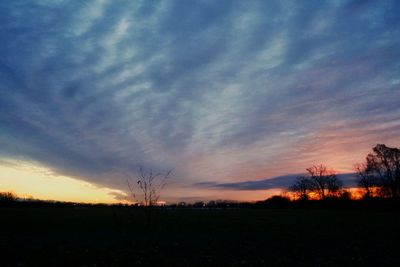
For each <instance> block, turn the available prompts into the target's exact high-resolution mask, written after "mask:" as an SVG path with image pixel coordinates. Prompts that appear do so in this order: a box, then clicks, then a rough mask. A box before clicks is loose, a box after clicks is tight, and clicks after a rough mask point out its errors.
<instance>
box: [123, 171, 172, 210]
mask: <svg viewBox="0 0 400 267" xmlns="http://www.w3.org/2000/svg"><path fill="white" fill-rule="evenodd" d="M171 173H172V170H170V171H167V172H165V173H162V172H157V173H155V172H153V170H149V171H146V170H144V169H143V168H140V169H139V173H138V175H137V177H136V182H135V183H132V181H131V180H130V179H127V184H128V188H129V191H130V193H131V196H132V198H133V200H134V201H137V202H138V203H139V204H140V205H142V206H145V207H152V206H155V205H157V203H158V201H159V199H160V193H161V191H162V190H163V189H164V187H165V185H166V184H167V179H168V178H169V176H170V175H171ZM134 184H136V185H137V188H138V189H139V191H140V193H139V194H136V193H135V192H136V190H135V186H134ZM137 197H139V198H140V199H137Z"/></svg>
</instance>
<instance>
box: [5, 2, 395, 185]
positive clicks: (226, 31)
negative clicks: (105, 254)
mask: <svg viewBox="0 0 400 267" xmlns="http://www.w3.org/2000/svg"><path fill="white" fill-rule="evenodd" d="M0 10H1V11H0V13H1V16H0V17H1V19H0V25H1V26H0V39H1V40H2V42H1V44H0V80H1V83H0V126H1V127H0V147H1V150H0V156H2V157H6V158H23V159H24V160H30V161H33V162H38V163H40V164H44V165H46V166H47V167H49V168H51V169H53V170H54V171H55V172H58V173H62V174H68V175H70V176H73V177H76V178H80V179H84V180H86V181H89V182H91V183H94V184H98V185H104V186H107V187H112V188H119V189H124V182H123V181H124V179H123V178H121V173H133V174H134V173H135V171H136V170H137V169H138V167H139V166H143V167H145V168H151V169H157V170H166V169H174V170H175V179H176V182H177V183H178V184H193V183H201V182H204V181H209V180H216V181H218V182H217V183H221V184H224V183H228V182H230V181H234V182H239V183H240V182H242V181H243V178H245V180H253V179H261V178H263V177H266V176H268V177H274V176H278V175H283V174H286V173H298V172H301V171H303V170H304V168H306V167H308V166H309V165H310V164H314V163H319V162H324V163H326V164H328V165H331V166H333V167H335V168H338V169H340V170H342V171H351V168H352V164H354V163H356V162H357V161H360V160H363V157H364V156H365V155H366V153H367V152H368V151H369V150H370V149H371V147H372V146H373V145H375V144H376V143H387V144H388V145H391V146H398V141H399V140H398V133H399V130H400V106H399V105H398V103H397V102H398V99H400V87H399V86H400V84H399V82H398V81H399V74H398V73H399V66H398V62H399V60H400V50H399V48H398V47H400V37H399V36H400V32H399V31H400V30H399V29H400V17H399V14H400V6H399V4H398V2H397V1H386V2H385V3H375V2H373V1H370V2H368V1H366V2H363V3H362V4H361V3H359V2H348V3H342V2H340V1H330V2H320V1H310V2H307V3H296V2H291V1H269V2H265V1H252V2H251V3H241V2H239V1H233V2H232V1H194V2H190V3H183V2H182V1H165V2H162V3H158V2H157V3H156V2H153V1H135V2H132V1H113V2H108V1H95V2H65V1H32V2H29V3H25V2H20V1H13V2H12V3H7V4H5V3H3V4H0ZM125 189H126V188H125Z"/></svg>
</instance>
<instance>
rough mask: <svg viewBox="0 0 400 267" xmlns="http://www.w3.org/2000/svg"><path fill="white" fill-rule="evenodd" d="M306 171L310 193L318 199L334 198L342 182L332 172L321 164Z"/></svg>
mask: <svg viewBox="0 0 400 267" xmlns="http://www.w3.org/2000/svg"><path fill="white" fill-rule="evenodd" d="M306 170H307V172H308V175H309V177H310V178H309V179H310V181H311V191H313V192H315V193H316V194H317V195H318V197H319V199H325V198H326V197H334V196H336V195H337V193H339V192H340V189H341V188H342V182H341V181H340V180H339V179H338V178H337V175H336V172H335V171H334V170H332V169H328V167H326V166H325V165H323V164H320V165H314V166H312V167H310V168H307V169H306Z"/></svg>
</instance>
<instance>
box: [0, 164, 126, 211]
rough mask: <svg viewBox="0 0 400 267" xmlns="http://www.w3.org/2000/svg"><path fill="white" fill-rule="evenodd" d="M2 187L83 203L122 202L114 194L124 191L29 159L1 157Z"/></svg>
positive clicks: (23, 195)
mask: <svg viewBox="0 0 400 267" xmlns="http://www.w3.org/2000/svg"><path fill="white" fill-rule="evenodd" d="M0 191H12V192H14V193H16V194H17V195H18V196H20V197H33V198H37V199H42V200H57V201H72V202H82V203H110V204H111V203H119V202H122V201H119V200H116V199H115V198H114V196H113V195H112V194H113V193H114V194H122V195H124V194H125V193H124V192H122V191H120V190H115V189H111V188H107V187H98V186H95V185H93V184H91V183H88V182H85V181H81V180H78V179H75V178H71V177H68V176H64V175H58V174H56V173H54V172H53V171H52V170H50V169H48V168H46V167H45V166H41V165H38V164H34V163H31V162H27V161H20V160H10V159H1V160H0Z"/></svg>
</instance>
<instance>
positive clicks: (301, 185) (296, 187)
mask: <svg viewBox="0 0 400 267" xmlns="http://www.w3.org/2000/svg"><path fill="white" fill-rule="evenodd" d="M311 189H312V182H311V180H310V178H308V177H305V176H299V177H297V178H296V181H295V182H294V184H293V185H291V186H290V187H289V191H291V192H293V193H294V194H295V195H296V197H297V198H299V199H301V200H307V199H308V193H309V192H310V191H311Z"/></svg>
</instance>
